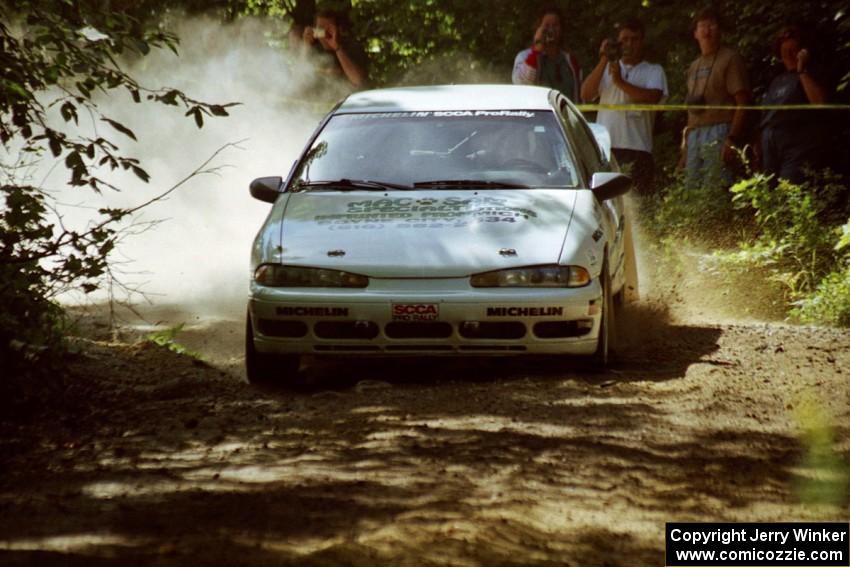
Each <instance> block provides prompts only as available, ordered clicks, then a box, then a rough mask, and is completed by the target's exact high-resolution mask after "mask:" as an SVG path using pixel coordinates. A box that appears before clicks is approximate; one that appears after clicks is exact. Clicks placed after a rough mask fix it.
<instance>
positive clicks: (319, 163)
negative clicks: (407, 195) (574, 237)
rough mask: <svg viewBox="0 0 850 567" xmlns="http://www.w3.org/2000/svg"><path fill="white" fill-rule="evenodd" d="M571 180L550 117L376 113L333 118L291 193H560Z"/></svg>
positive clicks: (571, 168)
mask: <svg viewBox="0 0 850 567" xmlns="http://www.w3.org/2000/svg"><path fill="white" fill-rule="evenodd" d="M577 178H578V176H577V175H576V167H575V164H574V162H573V158H572V155H571V153H570V151H569V150H568V149H567V142H566V140H565V139H564V135H563V132H562V130H561V128H560V127H559V125H558V122H557V119H556V117H555V114H554V113H553V112H550V111H527V110H499V111H449V112H435V111H429V112H383V113H372V114H340V115H336V116H333V117H332V118H331V119H330V120H329V121H328V123H327V124H326V125H325V127H324V128H323V129H322V132H321V133H320V134H319V136H318V137H317V138H316V140H315V141H314V143H313V145H312V146H311V148H310V150H309V151H308V152H307V155H306V157H305V159H304V160H302V162H301V164H300V166H299V168H298V171H297V172H296V175H295V177H294V179H295V184H294V189H295V190H319V189H323V190H328V189H343V190H344V189H348V190H351V189H352V188H358V189H362V188H366V183H372V184H373V185H374V186H375V187H376V188H378V189H380V187H378V185H379V184H384V185H386V186H387V187H386V188H387V189H394V188H395V189H403V188H405V187H406V188H414V187H422V188H424V187H427V188H431V189H453V188H469V189H488V188H489V189H498V188H509V187H515V188H521V187H547V188H549V187H558V188H567V187H575V186H576V180H577ZM335 181H339V182H340V183H338V184H334V183H333V182H335ZM364 182H366V183H364ZM337 185H339V186H338V187H337ZM393 185H394V186H395V187H392V186H393Z"/></svg>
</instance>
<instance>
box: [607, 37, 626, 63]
mask: <svg viewBox="0 0 850 567" xmlns="http://www.w3.org/2000/svg"><path fill="white" fill-rule="evenodd" d="M622 56H623V45H622V44H621V43H620V42H619V41H617V40H616V39H609V40H608V43H606V44H605V57H606V58H607V59H608V61H619V60H620V58H621V57H622Z"/></svg>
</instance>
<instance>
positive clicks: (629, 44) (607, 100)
mask: <svg viewBox="0 0 850 567" xmlns="http://www.w3.org/2000/svg"><path fill="white" fill-rule="evenodd" d="M643 39H644V26H643V23H642V22H641V21H640V20H638V19H629V20H627V21H625V22H624V23H623V24H621V25H620V26H619V31H618V34H617V41H616V42H613V41H611V40H609V39H606V40H604V41H603V42H602V45H601V46H600V48H599V63H598V64H597V65H596V67H595V68H594V69H593V71H592V72H591V73H590V75H588V76H587V78H586V79H585V80H584V82H583V83H582V85H581V98H582V99H583V100H584V101H585V102H591V101H594V100H596V99H597V98H598V99H599V102H600V104H657V103H659V102H661V101H663V100H664V99H665V98H666V97H667V95H668V91H667V76H666V75H665V74H664V69H663V68H662V67H661V65H656V64H654V63H649V62H647V61H644V60H643V54H642V50H643ZM596 121H597V122H599V123H600V124H602V125H604V126H605V127H607V128H608V131H609V132H610V134H611V147H612V152H613V153H614V156H615V157H616V158H617V162H619V164H620V165H621V166H624V167H625V168H627V169H629V170H630V171H629V173H630V174H631V176H632V178H633V179H634V182H635V188H636V189H637V191H638V193H640V194H642V195H647V194H650V193H652V192H653V190H654V187H653V181H654V177H655V162H654V160H653V159H652V127H653V123H654V121H655V114H654V113H653V112H650V111H636V110H600V111H599V113H598V115H597V118H596Z"/></svg>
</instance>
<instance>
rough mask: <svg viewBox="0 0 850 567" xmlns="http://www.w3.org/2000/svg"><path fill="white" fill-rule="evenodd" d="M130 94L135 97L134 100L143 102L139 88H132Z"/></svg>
mask: <svg viewBox="0 0 850 567" xmlns="http://www.w3.org/2000/svg"><path fill="white" fill-rule="evenodd" d="M130 96H132V97H133V102H135V103H139V102H142V97H141V95H140V94H139V89H130Z"/></svg>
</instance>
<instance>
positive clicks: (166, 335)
mask: <svg viewBox="0 0 850 567" xmlns="http://www.w3.org/2000/svg"><path fill="white" fill-rule="evenodd" d="M184 325H185V323H180V324H179V325H175V326H174V327H169V328H167V329H163V330H161V331H154V332H152V333H148V334H147V335H145V336H144V340H145V341H147V342H149V343H153V344H155V345H156V346H159V347H163V348H166V349H168V350H170V351H171V352H174V353H177V354H185V355H186V356H191V357H192V358H197V359H200V358H201V355H200V354H198V353H197V352H195V351H192V350H189V349H188V348H186V347H185V346H184V345H181V344H180V343H178V342H177V341H176V340H174V339H175V338H176V337H177V335H178V334H179V333H180V331H182V330H183V326H184Z"/></svg>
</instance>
